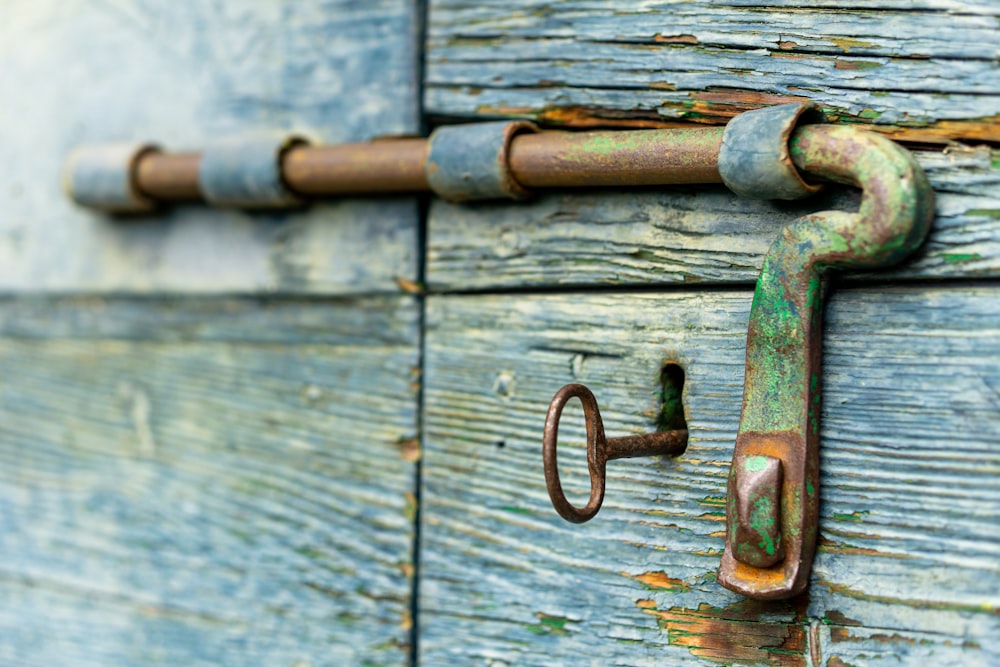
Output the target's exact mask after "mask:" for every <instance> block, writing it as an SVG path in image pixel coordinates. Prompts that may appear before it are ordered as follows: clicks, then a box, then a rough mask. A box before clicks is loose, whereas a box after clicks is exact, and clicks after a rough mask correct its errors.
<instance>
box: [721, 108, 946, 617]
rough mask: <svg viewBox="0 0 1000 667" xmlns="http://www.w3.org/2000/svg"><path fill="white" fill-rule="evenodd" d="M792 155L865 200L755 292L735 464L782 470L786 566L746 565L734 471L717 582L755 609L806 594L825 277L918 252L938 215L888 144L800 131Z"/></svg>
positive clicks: (803, 228) (865, 135)
mask: <svg viewBox="0 0 1000 667" xmlns="http://www.w3.org/2000/svg"><path fill="white" fill-rule="evenodd" d="M790 152H791V157H792V159H793V160H794V162H795V165H796V166H797V167H798V168H799V169H801V170H802V171H803V172H804V173H805V174H807V175H810V176H813V177H818V178H822V179H825V180H831V181H835V182H839V183H845V184H849V185H854V186H856V187H859V188H861V190H862V193H863V194H862V199H861V205H860V208H859V210H858V212H857V213H848V212H845V211H824V212H820V213H814V214H811V215H807V216H804V217H802V218H800V219H798V220H797V221H795V222H794V223H792V224H791V225H789V226H788V227H786V228H785V229H784V230H782V232H781V234H779V236H778V238H777V240H776V241H775V242H774V244H773V245H772V246H771V249H770V251H769V252H768V255H767V257H766V259H765V262H764V268H763V270H762V272H761V276H760V279H759V280H758V282H757V289H756V292H755V294H754V303H753V310H752V312H751V315H750V325H749V330H748V333H747V364H746V380H745V385H744V393H743V412H742V415H741V419H740V428H739V435H738V437H737V440H736V450H735V453H734V460H739V459H740V457H745V456H767V457H772V458H776V459H779V460H781V462H782V472H783V476H784V480H783V483H782V485H781V490H780V533H781V538H782V543H783V546H784V550H785V558H784V560H783V561H782V562H780V563H777V564H776V565H774V566H772V567H755V566H753V565H751V564H748V563H747V562H745V561H744V560H742V559H741V557H740V554H741V552H742V551H743V550H742V548H741V539H740V537H739V536H740V535H741V531H740V520H739V517H740V512H739V508H738V503H739V497H740V493H741V491H740V484H739V470H738V468H737V467H736V466H734V467H733V468H732V469H731V471H730V477H729V490H728V503H727V535H726V551H725V554H724V555H723V558H722V564H721V566H720V568H719V582H720V583H721V584H722V585H724V586H726V587H727V588H730V589H732V590H734V591H737V592H739V593H742V594H744V595H747V596H750V597H755V598H760V599H776V598H785V597H790V596H793V595H795V594H797V593H799V592H801V591H802V590H803V589H804V588H805V587H806V584H807V582H808V575H809V569H810V567H811V563H812V557H813V552H814V550H815V547H816V535H817V519H818V511H819V427H820V388H821V379H820V365H821V356H822V355H821V343H822V335H821V331H822V313H823V292H824V283H823V276H824V274H825V273H826V272H827V271H829V270H831V269H872V268H877V267H882V266H888V265H890V264H893V263H895V262H898V261H900V260H902V259H903V258H905V257H906V256H907V255H908V254H910V253H911V252H913V251H914V250H915V249H916V248H917V247H918V246H919V245H920V244H921V243H922V242H923V240H924V238H925V237H926V235H927V232H928V231H929V229H930V225H931V221H932V219H933V215H934V206H933V191H932V190H931V188H930V186H929V184H928V183H927V179H926V177H925V176H924V173H923V171H922V170H921V168H920V167H919V165H918V164H917V163H916V161H915V160H914V158H913V156H912V155H911V154H910V153H909V152H907V151H906V150H903V149H902V148H900V147H899V146H897V145H896V144H894V143H893V142H891V141H889V140H887V139H884V138H882V137H879V136H877V135H875V134H872V133H869V132H864V131H861V130H856V129H852V128H847V127H834V126H807V127H803V128H799V129H798V130H796V131H795V133H794V134H793V135H792V138H791V142H790ZM775 516H777V511H776V514H775ZM744 541H745V539H744ZM749 546H751V547H753V546H754V545H749ZM748 553H749V552H748ZM746 560H753V558H752V557H747V558H746Z"/></svg>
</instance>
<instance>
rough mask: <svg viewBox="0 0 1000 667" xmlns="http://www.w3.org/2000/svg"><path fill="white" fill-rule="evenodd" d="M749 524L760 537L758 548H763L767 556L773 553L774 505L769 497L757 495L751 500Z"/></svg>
mask: <svg viewBox="0 0 1000 667" xmlns="http://www.w3.org/2000/svg"><path fill="white" fill-rule="evenodd" d="M750 525H751V526H753V529H754V530H756V531H757V532H758V533H759V534H760V537H761V540H760V542H759V543H758V544H757V547H758V548H759V549H763V550H764V551H765V552H766V553H767V555H768V556H773V555H774V538H772V537H771V533H772V532H773V531H774V507H773V506H772V505H771V499H770V498H768V497H767V496H759V497H757V498H756V499H755V500H754V502H753V511H752V512H751V513H750Z"/></svg>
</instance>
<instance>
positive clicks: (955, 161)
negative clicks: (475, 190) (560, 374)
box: [427, 75, 1000, 291]
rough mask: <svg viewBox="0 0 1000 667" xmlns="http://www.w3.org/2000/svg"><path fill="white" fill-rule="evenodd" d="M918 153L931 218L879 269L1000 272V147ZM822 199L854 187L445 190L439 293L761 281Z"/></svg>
mask: <svg viewBox="0 0 1000 667" xmlns="http://www.w3.org/2000/svg"><path fill="white" fill-rule="evenodd" d="M998 81H1000V75H998ZM998 86H1000V83H998ZM917 155H918V157H919V158H920V161H921V164H922V165H923V167H924V169H925V170H926V172H927V174H928V177H929V179H930V181H931V184H932V186H933V187H934V189H935V193H936V206H937V215H936V217H935V220H934V226H933V229H932V230H931V234H930V238H929V240H928V242H927V244H926V245H925V246H924V247H923V248H921V249H920V250H919V251H918V252H917V253H916V255H915V256H914V257H913V258H912V259H911V260H910V261H908V262H906V263H905V264H904V265H902V266H901V267H899V268H898V269H896V270H894V271H892V272H889V273H885V272H883V273H881V274H879V275H878V279H879V280H888V279H894V280H895V279H906V280H910V279H929V278H956V277H965V278H969V277H992V276H996V275H998V274H1000V229H998V226H997V221H998V219H1000V153H998V152H996V151H992V150H991V149H990V148H989V147H986V146H977V147H958V146H956V147H952V148H950V149H949V150H947V151H944V152H931V151H921V152H918V154H917ZM823 208H840V209H845V210H856V209H857V196H856V194H852V191H851V190H849V189H847V188H842V187H839V186H835V187H832V188H830V189H829V193H828V194H827V195H821V196H820V197H818V198H816V199H815V200H807V201H804V202H792V203H788V202H761V201H751V200H747V199H743V198H741V197H738V196H736V195H734V194H732V193H731V192H729V191H728V190H727V189H726V188H724V187H722V186H715V187H664V188H659V189H642V190H631V191H621V190H617V191H604V192H601V191H595V190H593V189H591V190H588V191H581V192H572V191H569V190H567V191H565V192H561V193H553V194H548V195H545V196H541V197H538V198H537V199H536V200H534V201H531V202H528V203H520V204H488V205H487V204H481V205H465V206H461V205H457V204H449V203H448V202H444V201H437V200H436V201H434V202H433V203H432V205H431V209H430V218H429V222H428V231H427V283H428V286H429V288H430V289H431V290H434V291H455V290H469V289H496V288H511V287H544V286H552V285H561V286H567V285H588V286H590V285H648V284H668V283H675V284H676V283H691V282H700V283H744V284H752V283H753V282H754V281H755V280H756V279H757V274H758V272H759V271H760V266H761V264H762V262H763V259H764V254H765V253H766V252H767V248H768V246H769V245H770V244H771V242H772V241H773V240H774V238H775V236H776V235H777V233H778V230H780V229H781V228H782V227H783V226H785V225H786V224H788V223H789V222H791V221H792V220H794V219H795V218H796V217H798V216H800V215H802V214H804V213H806V212H811V211H815V210H821V209H823ZM854 277H855V278H862V279H868V278H870V276H854Z"/></svg>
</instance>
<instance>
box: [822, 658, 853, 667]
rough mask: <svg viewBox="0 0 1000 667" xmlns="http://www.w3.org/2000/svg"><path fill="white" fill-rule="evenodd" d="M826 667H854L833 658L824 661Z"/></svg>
mask: <svg viewBox="0 0 1000 667" xmlns="http://www.w3.org/2000/svg"><path fill="white" fill-rule="evenodd" d="M826 667H854V665H852V664H850V663H848V662H844V661H843V660H841V659H840V658H838V657H836V656H834V657H832V658H830V659H829V660H827V661H826Z"/></svg>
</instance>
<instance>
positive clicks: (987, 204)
mask: <svg viewBox="0 0 1000 667" xmlns="http://www.w3.org/2000/svg"><path fill="white" fill-rule="evenodd" d="M998 13H1000V8H998V7H997V6H996V3H975V2H956V3H950V2H933V1H931V2H919V3H911V2H905V3H902V2H889V3H879V5H878V7H877V8H875V7H868V6H865V7H861V6H860V5H858V6H856V8H854V9H851V8H848V7H847V6H846V5H844V4H843V3H841V4H837V3H828V2H805V3H803V2H777V3H774V2H771V3H756V2H738V3H730V4H726V5H719V4H717V3H712V2H659V3H655V2H654V3H613V4H610V5H609V4H600V3H597V4H595V3H586V2H575V1H568V2H558V3H551V2H537V1H534V0H527V1H524V2H513V3H511V2H504V3H487V4H483V3H471V2H453V1H451V0H432V2H431V7H430V15H429V24H428V40H427V52H426V62H427V64H426V75H425V88H424V99H425V109H426V111H427V113H429V114H431V115H432V116H433V117H437V118H440V119H455V120H458V119H467V118H477V117H494V116H502V117H508V116H513V117H527V118H533V119H535V120H538V121H539V122H541V123H543V124H546V125H548V126H551V127H557V128H573V129H576V128H587V127H622V128H626V127H661V126H670V125H672V124H721V123H725V122H726V120H727V119H728V118H729V117H731V116H732V115H734V114H736V113H739V112H741V111H744V110H747V109H751V108H755V107H758V106H763V105H771V104H778V103H784V102H792V101H801V100H812V101H814V102H816V103H817V104H818V105H819V106H820V107H821V108H822V109H823V110H824V112H825V113H826V114H827V116H828V117H829V119H830V120H832V121H833V122H837V123H844V124H852V125H861V126H865V127H869V128H870V129H873V130H875V131H879V132H883V133H886V134H888V135H889V136H891V137H893V138H894V139H897V140H899V141H901V142H904V144H905V145H907V146H909V147H910V148H912V149H914V150H915V151H916V153H917V156H918V159H919V160H920V162H921V164H922V165H923V166H924V168H925V169H926V170H927V173H928V175H929V177H930V179H931V182H932V184H933V186H934V188H935V190H936V193H937V217H936V220H935V223H934V230H933V232H932V234H931V238H930V240H929V242H928V243H927V245H926V247H925V248H924V249H923V250H921V251H920V252H919V253H918V254H917V256H916V257H914V258H912V259H911V260H910V261H908V262H906V263H905V264H904V265H902V266H901V267H899V268H898V269H894V270H892V271H887V272H880V273H872V274H865V275H857V274H855V275H845V276H843V277H842V278H840V279H839V280H837V281H836V283H835V289H834V292H833V296H832V299H831V301H830V305H829V308H828V312H827V322H826V326H825V329H824V340H825V343H824V344H825V349H824V359H823V363H824V371H823V392H824V407H823V413H822V420H823V422H822V450H821V459H822V480H821V481H822V490H821V494H822V504H821V519H820V538H819V551H818V555H817V558H816V562H815V565H814V569H813V574H812V578H811V581H810V586H809V589H808V592H807V593H806V594H804V595H802V596H800V597H799V598H797V599H794V600H791V601H788V602H777V603H773V602H772V603H758V602H753V601H748V600H745V599H743V598H741V597H740V596H739V595H736V594H734V593H731V592H729V591H727V590H726V589H724V588H722V587H721V586H720V585H719V584H718V583H717V582H716V580H715V573H716V569H717V567H718V564H719V558H720V556H721V554H722V551H723V546H724V537H725V526H724V518H725V494H726V477H727V474H728V470H729V461H730V459H731V457H732V447H733V442H734V440H735V435H736V428H737V424H738V419H739V408H740V397H741V394H742V384H743V363H744V348H745V335H746V326H747V316H748V312H749V307H750V301H751V295H752V287H753V281H754V280H755V279H756V274H757V272H758V271H759V269H760V265H761V261H762V259H763V256H764V253H765V251H766V250H767V247H768V245H769V244H770V242H771V240H772V239H774V237H775V235H776V234H777V232H778V230H780V229H781V227H782V226H784V225H785V224H787V223H788V222H790V221H791V220H793V219H794V218H795V217H796V216H798V215H801V214H802V213H803V212H806V211H813V210H821V209H824V208H844V209H850V208H851V207H852V206H856V199H855V198H854V195H852V194H851V193H849V192H845V191H836V190H834V191H831V192H829V194H828V195H826V196H825V198H820V199H818V200H814V201H809V202H804V203H796V204H792V205H789V204H772V203H759V202H751V201H747V200H745V199H741V198H739V197H736V196H734V195H732V194H730V193H728V192H727V191H726V190H725V189H723V188H719V187H676V188H662V189H647V190H639V191H636V190H630V191H627V192H625V191H623V192H588V193H571V192H565V193H552V194H547V195H544V196H540V197H538V198H537V199H535V200H534V201H533V202H532V203H530V204H526V205H519V204H518V205H499V206H484V207H474V208H473V207H468V206H454V205H449V204H446V203H443V202H437V201H435V202H434V203H433V204H432V206H431V209H430V213H429V220H428V235H427V250H426V252H427V284H428V286H429V289H430V291H431V294H430V296H429V297H428V300H427V313H426V327H427V328H426V355H425V369H424V378H425V390H424V391H425V398H424V459H423V478H422V479H423V494H422V501H423V504H422V510H421V517H422V524H421V533H420V548H421V552H420V561H419V562H420V580H419V586H420V594H419V609H420V617H419V623H420V658H421V664H422V665H454V664H496V665H519V666H520V665H612V664H613V665H674V664H678V665H679V664H685V665H686V664H768V665H770V664H774V665H827V666H829V667H834V666H838V665H873V664H886V665H889V664H893V665H895V664H907V665H928V664H951V665H989V664H996V663H998V662H1000V655H998V653H1000V644H998V642H997V637H1000V622H998V606H1000V542H998V539H997V535H998V531H997V528H998V527H1000V483H998V477H997V473H998V472H1000V413H998V407H1000V404H998V402H997V394H996V391H995V387H996V386H997V385H998V383H1000V376H998V375H997V373H998V370H1000V358H998V353H1000V335H998V334H1000V293H998V291H997V287H996V285H995V284H994V279H995V277H996V276H997V269H998V267H1000V264H998V259H1000V252H998V251H1000V245H998V235H997V215H998V213H997V212H998V210H1000V188H998V185H1000V171H998V166H1000V163H998V155H1000V154H998V153H997V152H996V151H995V147H996V142H997V141H998V140H1000V124H998V118H1000V70H998V66H997V60H996V55H997V45H998V44H1000V39H998V37H1000V35H998V23H997V19H998V16H997V15H998ZM470 291H473V292H474V293H471V294H470V293H469V292H470ZM668 363H673V364H678V365H680V366H681V367H682V368H683V370H684V385H683V395H682V403H683V409H684V415H685V417H686V421H687V426H688V428H689V430H690V433H691V438H690V442H689V444H688V448H687V451H686V452H685V454H684V455H683V456H682V457H680V458H678V459H676V460H667V459H664V460H656V459H641V460H632V461H621V462H618V461H616V462H612V463H611V464H609V466H608V478H609V481H608V490H607V496H606V498H605V504H604V509H602V510H601V513H600V514H599V515H598V516H597V518H595V519H594V520H593V521H591V522H590V523H588V524H585V525H582V526H577V525H571V524H569V523H566V522H564V521H563V520H562V519H560V518H559V517H558V516H557V515H556V514H555V512H554V511H553V510H552V508H551V506H550V504H549V501H548V498H547V495H546V491H545V484H544V480H543V477H542V472H541V465H540V445H539V442H540V434H541V432H542V426H543V422H544V418H545V408H546V405H547V403H548V400H549V399H550V398H551V396H552V394H553V393H554V392H555V391H556V390H557V389H558V388H559V387H560V386H561V385H563V384H565V383H568V382H582V383H584V384H587V385H589V386H590V387H591V388H592V389H593V391H594V392H595V394H596V396H597V399H598V401H599V403H600V404H601V406H602V413H603V415H604V422H605V427H606V429H607V431H608V434H609V436H610V435H626V434H630V433H642V432H646V431H649V430H652V429H653V428H655V426H656V424H657V422H658V419H659V418H660V417H661V415H662V411H663V410H664V409H665V407H666V408H670V407H672V406H669V405H668V406H664V404H663V400H662V396H663V395H664V393H667V394H670V393H671V391H669V390H676V389H677V388H676V387H672V388H671V387H668V388H667V389H668V391H666V392H665V391H664V386H663V377H662V375H661V369H662V368H663V367H664V365H665V364H668ZM582 427H583V422H582V418H581V417H580V416H579V414H577V415H575V416H569V415H567V416H566V417H564V419H563V426H562V433H563V439H564V440H565V441H566V442H567V443H569V442H570V441H571V440H572V439H573V438H574V437H575V439H576V441H577V442H578V443H580V446H581V447H582V443H583V431H582ZM565 451H566V452H567V454H565V455H564V456H563V457H561V458H560V468H561V470H562V471H563V479H564V480H565V479H567V477H568V478H569V479H571V480H573V479H575V481H576V484H575V485H572V484H571V488H572V490H573V491H574V492H575V494H576V495H575V499H576V501H577V502H578V503H581V504H582V503H583V500H584V498H585V497H586V493H587V486H588V482H587V480H586V477H585V475H586V462H585V460H584V456H583V450H582V448H578V449H577V450H576V451H577V456H576V457H575V458H572V456H571V455H570V454H569V453H568V452H569V451H571V450H569V449H568V448H567V449H566V450H565ZM564 460H565V462H564Z"/></svg>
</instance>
